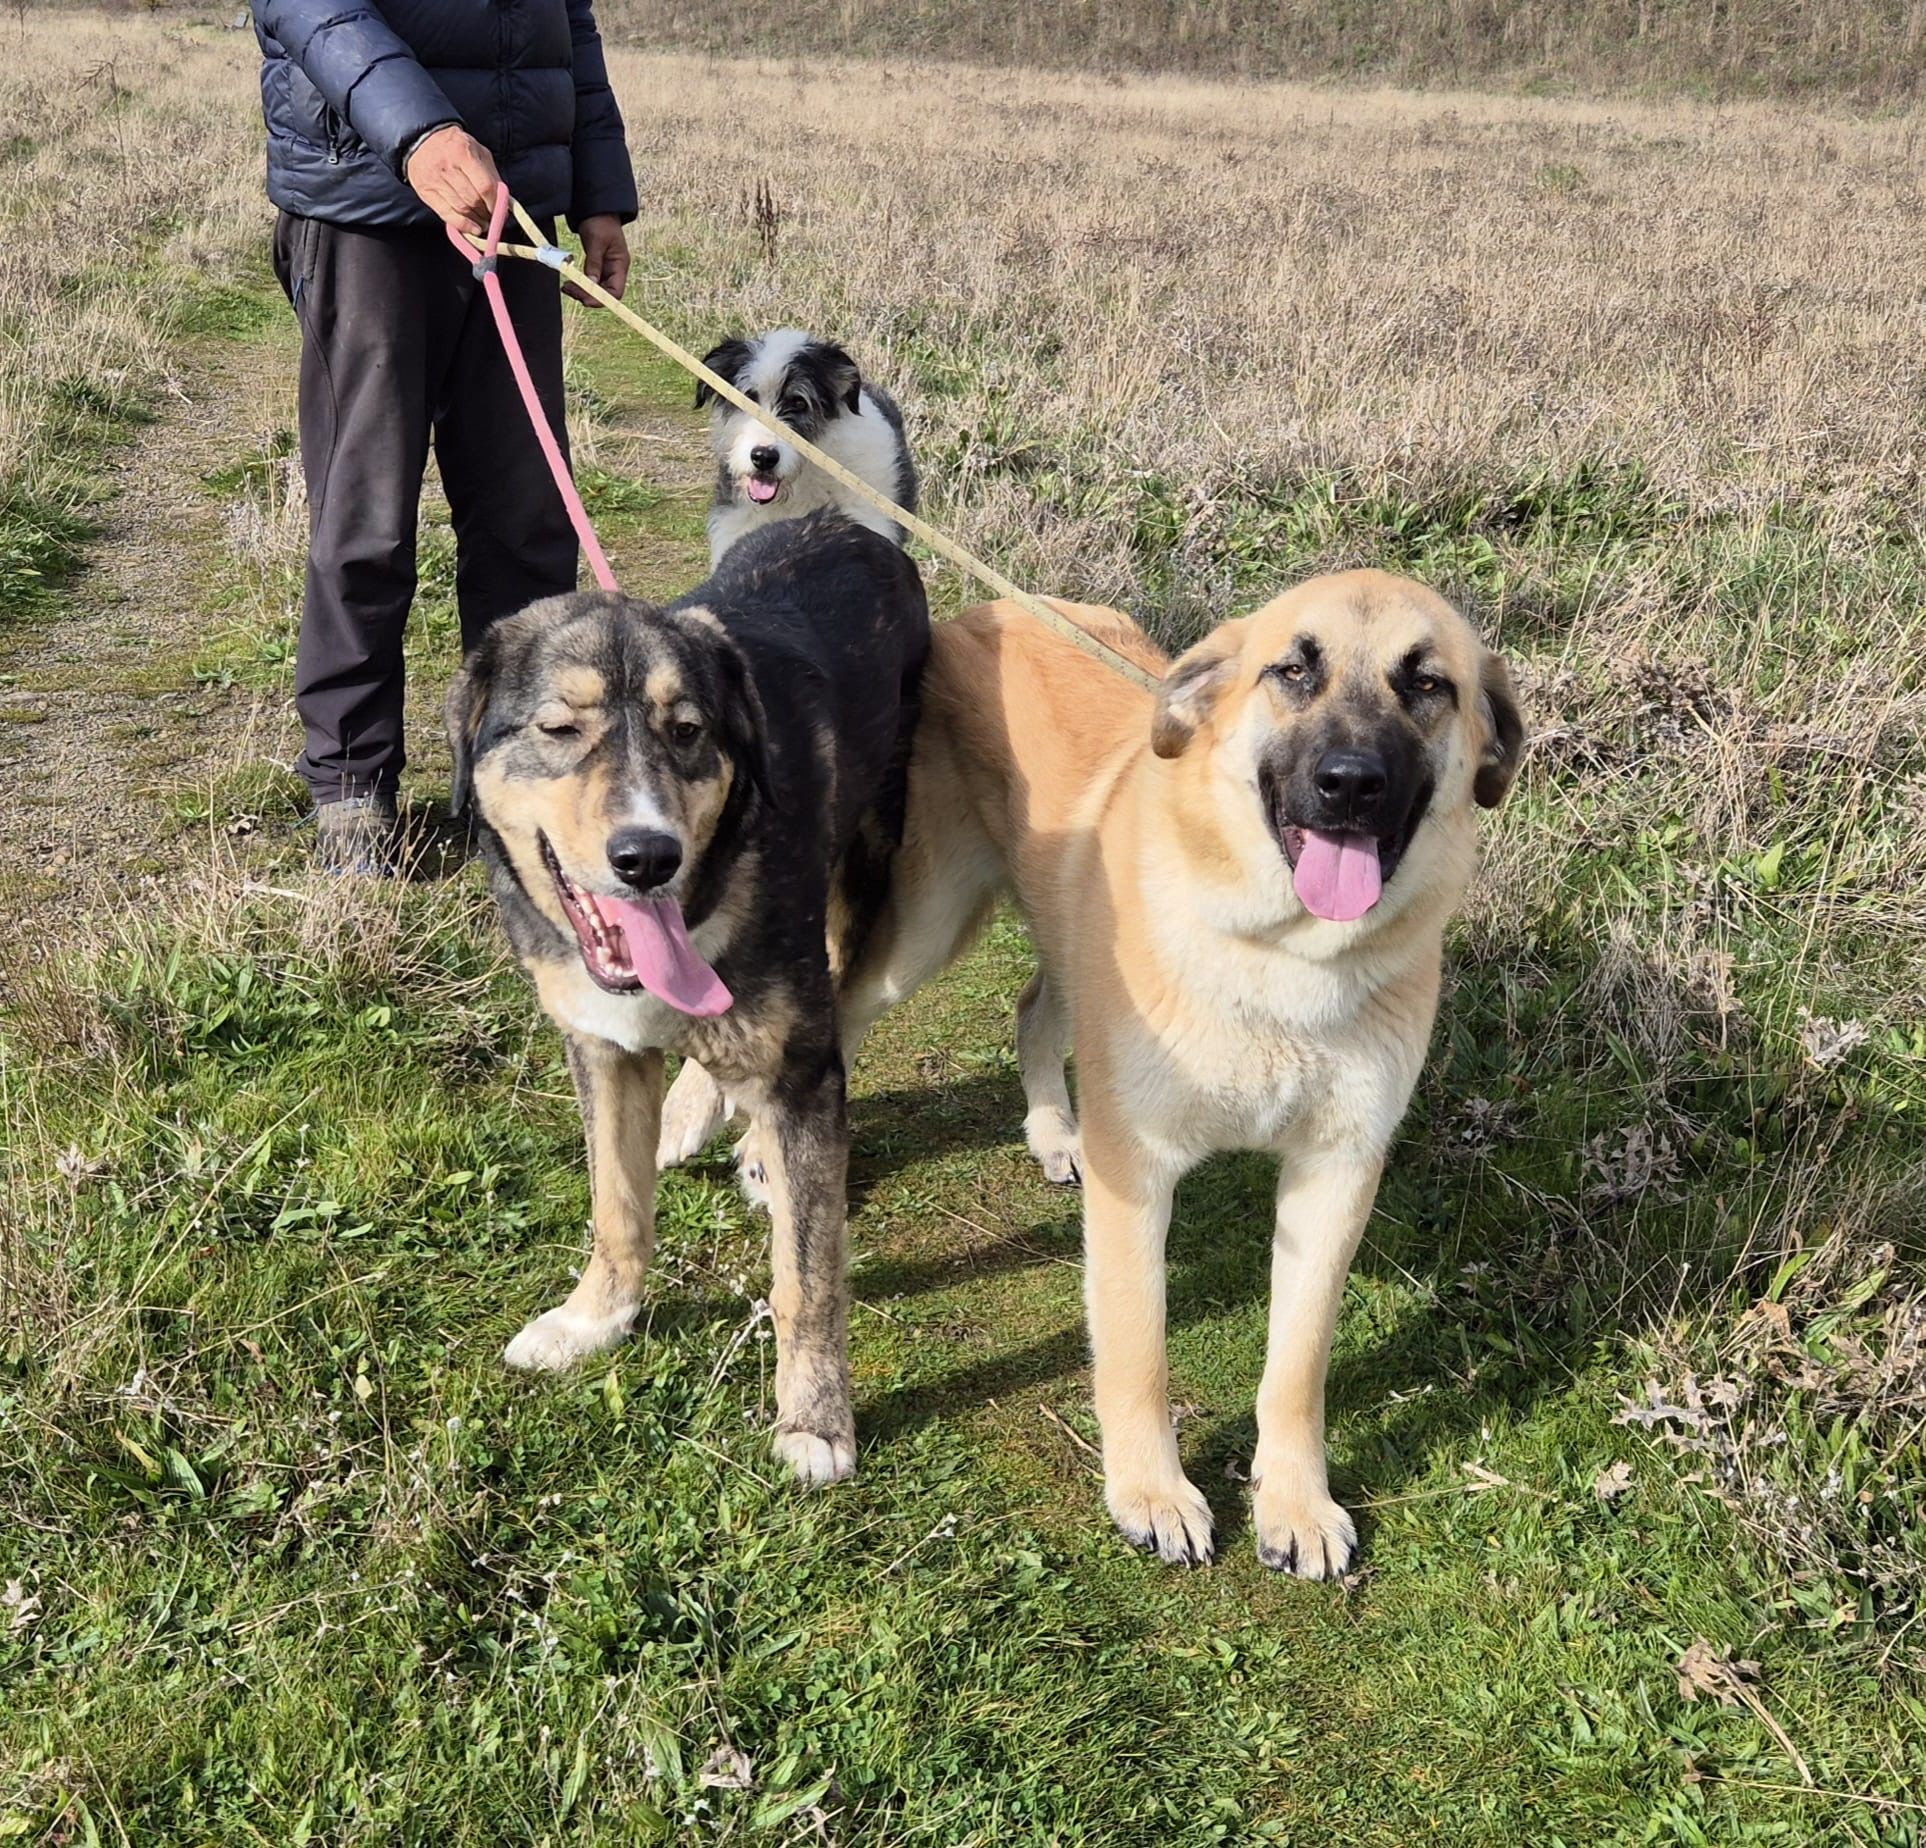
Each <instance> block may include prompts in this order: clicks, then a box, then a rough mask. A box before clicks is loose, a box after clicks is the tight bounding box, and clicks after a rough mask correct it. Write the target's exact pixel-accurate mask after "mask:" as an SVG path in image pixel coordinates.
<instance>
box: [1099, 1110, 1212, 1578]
mask: <svg viewBox="0 0 1926 1848" xmlns="http://www.w3.org/2000/svg"><path fill="white" fill-rule="evenodd" d="M1099 1089H1100V1084H1099V1081H1096V1080H1093V1081H1092V1082H1091V1084H1090V1086H1089V1087H1088V1091H1087V1093H1086V1095H1088V1096H1090V1097H1091V1099H1092V1103H1091V1107H1090V1108H1089V1110H1088V1111H1086V1114H1085V1118H1084V1127H1083V1153H1084V1166H1083V1187H1084V1208H1083V1212H1084V1300H1085V1304H1086V1306H1087V1308H1088V1311H1089V1315H1090V1354H1091V1360H1092V1363H1093V1368H1092V1371H1093V1374H1094V1383H1095V1393H1096V1401H1097V1423H1098V1424H1099V1426H1101V1428H1102V1432H1103V1483H1104V1500H1105V1501H1106V1503H1108V1505H1109V1508H1110V1513H1111V1517H1112V1518H1113V1519H1114V1520H1115V1521H1116V1523H1117V1525H1118V1526H1119V1527H1120V1528H1122V1529H1123V1532H1124V1535H1125V1537H1126V1538H1127V1539H1129V1540H1130V1541H1132V1542H1133V1543H1134V1544H1135V1545H1137V1546H1141V1547H1146V1548H1149V1549H1150V1550H1151V1551H1153V1552H1155V1553H1156V1554H1157V1555H1158V1557H1159V1558H1161V1559H1165V1560H1168V1561H1169V1562H1170V1563H1171V1564H1172V1565H1202V1564H1204V1563H1205V1562H1206V1561H1207V1560H1208V1559H1209V1558H1210V1556H1211V1512H1210V1504H1209V1503H1208V1502H1207V1501H1205V1500H1204V1498H1203V1496H1202V1495H1200V1494H1199V1493H1198V1492H1197V1489H1196V1487H1195V1485H1194V1484H1193V1483H1192V1482H1191V1481H1190V1479H1189V1477H1187V1476H1186V1475H1185V1474H1184V1466H1183V1464H1182V1462H1181V1461H1179V1459H1178V1455H1177V1433H1176V1430H1175V1428H1174V1427H1173V1426H1172V1424H1171V1421H1170V1363H1169V1359H1168V1356H1167V1355H1166V1353H1165V1349H1164V1239H1165V1235H1166V1234H1167V1233H1168V1231H1169V1230H1170V1201H1171V1193H1172V1190H1173V1189H1174V1187H1175V1186H1176V1176H1175V1175H1174V1174H1173V1173H1170V1172H1167V1171H1163V1170H1160V1169H1158V1168H1157V1167H1155V1166H1154V1165H1153V1164H1152V1163H1151V1162H1149V1161H1148V1160H1147V1158H1146V1153H1145V1151H1144V1150H1143V1148H1142V1147H1141V1145H1140V1144H1138V1143H1137V1142H1136V1141H1135V1139H1134V1138H1132V1137H1131V1136H1130V1135H1129V1133H1128V1130H1127V1129H1126V1128H1124V1127H1123V1126H1122V1125H1117V1124H1112V1123H1111V1122H1110V1121H1109V1120H1108V1119H1109V1110H1108V1108H1107V1107H1106V1106H1105V1105H1103V1104H1102V1103H1101V1102H1100V1101H1098V1093H1099Z"/></svg>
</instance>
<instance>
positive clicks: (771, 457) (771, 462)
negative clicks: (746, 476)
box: [749, 443, 782, 475]
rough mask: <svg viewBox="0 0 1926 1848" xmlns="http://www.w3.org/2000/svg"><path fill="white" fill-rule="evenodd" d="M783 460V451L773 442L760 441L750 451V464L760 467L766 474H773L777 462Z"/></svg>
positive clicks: (756, 467)
mask: <svg viewBox="0 0 1926 1848" xmlns="http://www.w3.org/2000/svg"><path fill="white" fill-rule="evenodd" d="M781 460H782V451H781V450H779V449H778V448H776V447H775V445H774V444H772V443H759V444H757V445H756V447H755V448H754V449H752V450H750V452H749V466H750V467H751V468H753V469H760V470H761V471H762V473H763V474H765V475H768V474H773V473H774V472H775V467H776V464H777V463H778V462H780V461H781Z"/></svg>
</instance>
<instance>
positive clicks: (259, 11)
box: [253, 0, 636, 225]
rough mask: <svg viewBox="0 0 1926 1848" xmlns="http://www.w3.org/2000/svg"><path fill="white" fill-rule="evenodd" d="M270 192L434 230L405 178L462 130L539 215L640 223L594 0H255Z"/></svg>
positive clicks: (306, 204) (357, 220)
mask: <svg viewBox="0 0 1926 1848" xmlns="http://www.w3.org/2000/svg"><path fill="white" fill-rule="evenodd" d="M253 8H254V31H255V36H256V37H257V38H259V40H260V41H261V57H262V64H261V105H262V109H263V111H264V113H265V114H266V116H267V131H268V197H269V198H270V199H272V200H273V201H274V203H275V204H276V205H278V206H280V207H281V208H282V209H283V210H285V211H289V212H293V213H296V214H298V215H299V216H300V217H303V218H324V219H327V220H329V221H330V222H331V223H334V224H343V225H430V224H434V223H435V222H436V219H435V214H434V213H433V212H431V211H430V210H429V209H428V208H427V206H425V205H423V204H422V202H421V201H420V199H418V198H417V197H416V196H415V195H414V193H412V192H411V191H410V190H409V189H408V187H407V186H406V184H404V182H403V181H402V178H401V165H402V161H403V158H404V157H405V156H406V154H407V153H408V151H409V150H410V149H411V148H412V147H413V146H414V144H415V142H416V141H417V140H419V139H420V137H421V136H422V135H423V134H424V133H426V132H427V131H428V130H429V129H431V128H437V127H439V126H441V125H442V124H443V123H445V122H459V123H460V124H461V125H462V126H463V127H464V128H466V129H467V130H468V132H469V133H470V134H471V135H473V136H474V137H475V139H476V140H477V141H479V142H480V143H481V144H482V146H483V147H485V148H487V149H488V151H489V152H490V153H491V154H493V155H494V157H495V164H496V166H497V167H499V168H500V169H501V175H502V178H503V179H505V180H506V181H507V182H508V185H509V190H510V191H512V192H513V193H514V195H515V197H516V198H517V199H519V200H520V201H521V202H522V204H523V205H525V206H526V207H527V208H528V209H529V211H531V212H532V213H534V214H535V216H536V217H537V218H560V217H564V216H566V217H567V219H568V220H569V222H570V223H571V224H577V225H579V224H580V223H581V221H582V220H583V219H584V218H591V217H594V216H595V215H597V214H598V213H602V212H613V213H615V214H616V215H617V216H618V217H620V218H624V219H629V218H633V217H634V216H635V207H636V200H635V175H634V173H633V171H632V170H631V168H630V166H629V155H628V148H627V145H626V143H625V142H624V140H623V135H622V115H621V112H620V110H618V109H617V108H616V106H615V95H614V92H613V91H611V90H610V88H609V79H608V71H607V69H606V67H605V66H604V63H603V60H602V40H601V37H600V35H599V34H598V33H597V31H596V29H595V15H594V11H593V9H592V6H591V4H590V0H381V4H380V5H379V6H376V5H374V4H372V0H253Z"/></svg>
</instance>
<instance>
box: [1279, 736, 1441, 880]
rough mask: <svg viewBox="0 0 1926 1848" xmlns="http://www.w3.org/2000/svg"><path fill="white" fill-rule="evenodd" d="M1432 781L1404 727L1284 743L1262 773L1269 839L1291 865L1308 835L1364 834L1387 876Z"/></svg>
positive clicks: (1413, 831) (1427, 801)
mask: <svg viewBox="0 0 1926 1848" xmlns="http://www.w3.org/2000/svg"><path fill="white" fill-rule="evenodd" d="M1433 787H1434V785H1433V780H1432V777H1431V773H1430V770H1429V768H1428V766H1427V765H1426V763H1425V757H1424V748H1423V745H1422V744H1421V743H1420V741H1419V740H1418V738H1417V737H1416V736H1414V735H1413V734H1412V733H1411V732H1410V731H1409V730H1408V729H1406V728H1405V727H1402V726H1391V727H1386V728H1385V729H1383V730H1380V731H1377V732H1373V733H1369V734H1364V733H1357V732H1346V731H1338V730H1331V731H1327V732H1324V733H1321V734H1320V735H1319V736H1317V737H1315V738H1280V739H1279V740H1277V742H1276V743H1275V744H1273V745H1272V747H1271V749H1270V751H1269V752H1268V753H1267V754H1266V756H1265V758H1264V760H1263V762H1262V764H1261V765H1260V766H1259V769H1258V792H1259V795H1260V796H1261V798H1262V800H1263V804H1264V818H1265V820H1266V822H1267V823H1268V824H1269V826H1270V830H1271V834H1272V837H1273V838H1274V839H1275V840H1276V842H1277V844H1278V847H1279V848H1280V850H1281V851H1282V852H1283V853H1284V856H1285V858H1286V859H1288V860H1289V861H1290V862H1291V863H1292V864H1293V865H1295V864H1296V862H1297V850H1298V847H1299V846H1300V845H1301V844H1302V840H1303V834H1304V830H1306V829H1314V830H1316V831H1317V832H1318V833H1321V834H1362V835H1366V836H1368V837H1369V838H1370V839H1372V840H1374V841H1376V842H1377V844H1378V862H1379V865H1380V867H1381V869H1382V871H1383V874H1384V877H1385V878H1387V879H1388V878H1390V876H1391V874H1392V872H1393V871H1394V870H1395V868H1396V867H1397V864H1398V862H1399V861H1400V860H1401V859H1403V857H1404V852H1405V849H1406V848H1407V847H1409V846H1410V845H1411V842H1412V840H1413V839H1414V838H1415V837H1416V835H1417V832H1418V827H1419V824H1420V823H1421V822H1422V821H1423V820H1424V817H1425V811H1426V810H1427V809H1428V808H1429V807H1430V805H1431V797H1432V792H1433Z"/></svg>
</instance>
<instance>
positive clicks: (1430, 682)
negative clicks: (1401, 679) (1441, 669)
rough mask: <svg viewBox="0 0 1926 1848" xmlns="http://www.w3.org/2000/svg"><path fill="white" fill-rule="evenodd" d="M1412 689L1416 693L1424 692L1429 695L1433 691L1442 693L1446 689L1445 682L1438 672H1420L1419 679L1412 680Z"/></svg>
mask: <svg viewBox="0 0 1926 1848" xmlns="http://www.w3.org/2000/svg"><path fill="white" fill-rule="evenodd" d="M1411 690H1412V692H1414V693H1423V694H1425V695H1426V696H1427V697H1428V696H1429V695H1431V694H1433V693H1442V692H1443V691H1444V682H1443V681H1442V680H1440V679H1439V678H1438V676H1437V675H1436V674H1420V675H1419V676H1418V677H1417V679H1415V680H1414V681H1412V683H1411Z"/></svg>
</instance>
